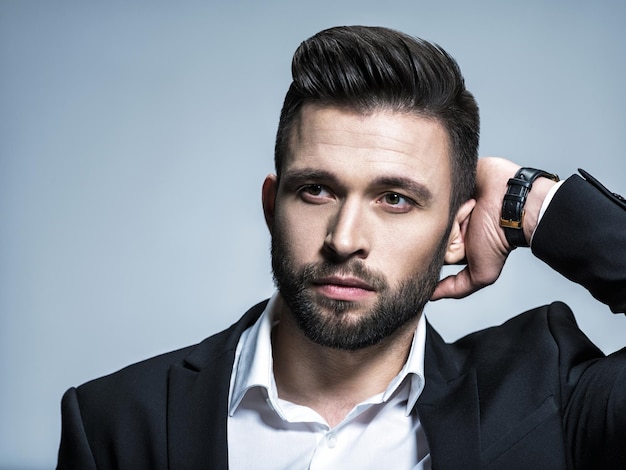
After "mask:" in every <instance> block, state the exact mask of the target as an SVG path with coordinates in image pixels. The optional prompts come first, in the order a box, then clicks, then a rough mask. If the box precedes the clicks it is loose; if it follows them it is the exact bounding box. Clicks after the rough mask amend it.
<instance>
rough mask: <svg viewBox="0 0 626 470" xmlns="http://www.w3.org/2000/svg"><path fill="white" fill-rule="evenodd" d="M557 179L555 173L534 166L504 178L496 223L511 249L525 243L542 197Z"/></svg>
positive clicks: (531, 232)
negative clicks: (498, 220)
mask: <svg viewBox="0 0 626 470" xmlns="http://www.w3.org/2000/svg"><path fill="white" fill-rule="evenodd" d="M558 180H559V178H558V176H556V175H553V174H551V173H548V172H546V171H543V170H537V169H535V168H520V169H519V170H518V171H517V173H515V176H514V177H513V178H510V179H509V180H508V182H507V191H506V194H505V195H504V199H503V201H502V213H501V217H500V226H501V227H502V228H503V230H504V233H505V236H506V239H507V241H508V243H509V245H510V246H511V248H515V247H518V246H529V241H530V239H531V237H532V234H533V232H534V230H535V228H536V227H537V222H538V220H539V212H540V210H541V205H542V203H543V200H544V199H545V197H546V195H547V194H548V192H549V191H550V188H551V187H552V185H554V184H555V183H556V182H557V181H558Z"/></svg>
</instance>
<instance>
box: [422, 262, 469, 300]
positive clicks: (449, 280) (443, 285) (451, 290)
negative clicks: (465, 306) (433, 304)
mask: <svg viewBox="0 0 626 470" xmlns="http://www.w3.org/2000/svg"><path fill="white" fill-rule="evenodd" d="M478 289H479V287H478V286H476V285H474V283H473V282H472V278H471V276H470V271H469V268H468V267H465V268H463V269H462V270H461V271H459V272H458V273H456V274H453V275H451V276H448V277H446V278H445V279H442V280H441V281H439V284H437V287H436V288H435V292H433V295H432V296H431V298H430V300H433V301H434V300H440V299H461V298H463V297H467V296H468V295H470V294H472V293H474V292H476V291H477V290H478Z"/></svg>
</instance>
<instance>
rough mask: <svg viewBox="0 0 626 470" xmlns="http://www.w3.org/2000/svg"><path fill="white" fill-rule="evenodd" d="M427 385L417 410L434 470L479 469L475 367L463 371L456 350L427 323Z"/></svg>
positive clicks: (478, 425)
mask: <svg viewBox="0 0 626 470" xmlns="http://www.w3.org/2000/svg"><path fill="white" fill-rule="evenodd" d="M425 361H426V363H425V375H426V386H425V388H424V391H423V392H422V395H421V396H420V398H419V400H418V401H417V405H416V406H417V410H418V413H419V417H420V421H421V423H422V426H424V430H425V432H426V437H427V438H428V444H429V447H430V456H431V461H432V465H433V468H439V469H458V468H463V469H478V468H480V409H479V402H478V387H477V380H476V371H475V369H474V368H468V369H467V370H463V368H462V364H461V362H460V360H458V361H457V360H456V357H455V354H454V350H453V347H452V346H451V345H449V344H446V343H445V342H444V341H443V339H442V338H441V336H439V334H438V333H437V332H436V331H435V330H434V328H432V326H431V325H430V324H427V334H426V352H425Z"/></svg>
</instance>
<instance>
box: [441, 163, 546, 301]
mask: <svg viewBox="0 0 626 470" xmlns="http://www.w3.org/2000/svg"><path fill="white" fill-rule="evenodd" d="M519 168H520V166H519V165H517V164H516V163H513V162H511V161H509V160H505V159H503V158H493V157H492V158H480V159H479V160H478V166H477V169H476V207H475V208H474V209H473V211H472V214H471V217H470V219H469V221H468V226H467V233H466V235H465V240H464V241H465V250H466V254H467V266H466V267H465V268H464V269H463V270H461V271H460V272H459V273H457V274H456V275H453V276H448V277H447V278H446V279H443V280H442V281H441V282H440V283H439V285H438V286H437V289H436V290H435V292H434V293H433V296H432V298H431V300H439V299H443V298H455V299H459V298H462V297H466V296H468V295H470V294H472V293H474V292H476V291H478V290H480V289H482V288H483V287H485V286H488V285H491V284H493V283H494V282H495V281H496V279H498V277H499V276H500V273H501V272H502V268H503V267H504V263H505V261H506V259H507V257H508V256H509V253H511V251H512V247H511V246H510V245H509V244H508V242H507V240H506V236H505V234H504V231H503V229H502V228H501V227H500V224H499V222H500V213H501V211H502V200H503V198H504V195H505V193H506V190H507V181H508V180H509V178H512V177H513V176H514V175H515V173H516V172H517V170H518V169H519ZM555 184H556V183H555V182H554V181H552V180H550V179H547V178H537V179H536V180H535V182H534V183H533V186H532V189H531V191H530V193H529V195H528V199H527V201H526V204H525V206H524V208H525V212H526V215H525V218H524V227H523V228H524V236H525V238H526V241H527V242H528V241H530V240H531V236H532V234H533V232H534V231H535V228H536V227H537V221H538V217H539V211H540V209H541V205H542V204H543V201H544V199H545V197H546V195H547V194H548V192H549V191H550V189H551V188H552V187H553V186H554V185H555Z"/></svg>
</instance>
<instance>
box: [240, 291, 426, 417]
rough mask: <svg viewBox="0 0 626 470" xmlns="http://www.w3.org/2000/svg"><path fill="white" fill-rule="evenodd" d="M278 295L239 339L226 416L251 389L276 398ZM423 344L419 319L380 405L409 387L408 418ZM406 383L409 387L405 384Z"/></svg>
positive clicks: (419, 381)
mask: <svg viewBox="0 0 626 470" xmlns="http://www.w3.org/2000/svg"><path fill="white" fill-rule="evenodd" d="M277 296H278V293H276V292H275V293H274V295H272V297H271V298H270V300H269V302H268V304H267V306H266V307H265V310H264V311H263V313H262V314H261V316H260V317H259V319H258V320H257V321H256V323H255V324H254V325H252V326H251V327H250V328H248V329H247V330H246V331H245V332H244V333H243V334H242V335H241V338H240V339H239V343H238V345H237V351H236V353H235V365H234V368H233V373H232V376H231V393H230V404H229V410H228V412H229V415H230V416H233V414H234V413H235V411H236V410H237V407H238V406H239V404H240V403H241V400H243V397H244V396H245V394H246V392H247V391H248V390H250V389H251V388H254V387H262V388H264V389H266V390H267V393H268V397H269V398H270V400H272V399H276V398H277V397H278V392H277V390H276V382H275V381H274V372H273V365H274V361H273V358H272V341H271V337H272V328H273V327H274V325H275V323H276V321H275V316H276V299H277ZM425 344H426V320H425V318H424V315H423V314H422V315H421V316H420V319H419V322H418V324H417V329H416V332H415V335H413V342H412V344H411V349H410V351H409V356H408V358H407V361H406V362H405V364H404V366H403V367H402V369H401V371H400V373H399V374H398V375H397V376H396V377H395V378H394V379H393V380H392V381H391V383H390V384H389V386H388V387H387V389H386V390H385V391H384V392H383V397H382V400H383V401H387V400H388V399H389V398H390V397H391V396H392V395H393V393H394V392H395V391H396V390H397V389H398V388H399V387H401V386H407V387H408V398H407V404H406V414H407V416H408V415H409V414H410V413H411V411H412V410H413V407H414V406H415V403H416V402H417V399H418V398H419V396H420V394H421V393H422V390H423V389H424V384H425V378H424V350H425ZM407 382H408V384H407Z"/></svg>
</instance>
